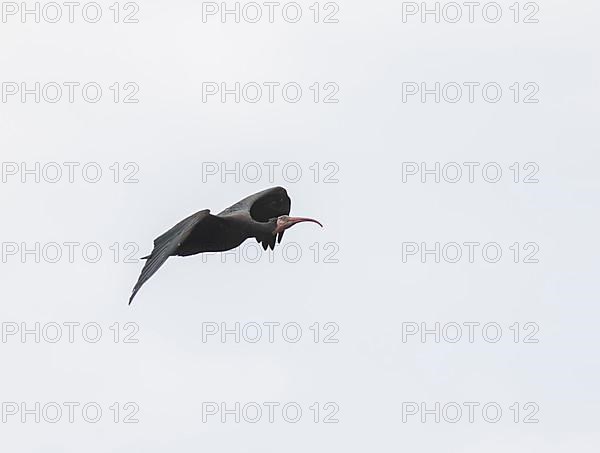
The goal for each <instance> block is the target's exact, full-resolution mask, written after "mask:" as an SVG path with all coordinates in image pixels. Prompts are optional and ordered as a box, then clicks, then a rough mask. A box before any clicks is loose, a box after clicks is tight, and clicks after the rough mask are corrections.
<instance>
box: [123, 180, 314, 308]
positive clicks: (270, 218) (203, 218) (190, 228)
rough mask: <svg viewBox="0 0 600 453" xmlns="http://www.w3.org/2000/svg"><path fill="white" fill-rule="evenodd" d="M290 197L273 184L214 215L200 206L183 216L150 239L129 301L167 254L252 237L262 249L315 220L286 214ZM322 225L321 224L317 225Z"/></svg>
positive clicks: (225, 246) (226, 246)
mask: <svg viewBox="0 0 600 453" xmlns="http://www.w3.org/2000/svg"><path fill="white" fill-rule="evenodd" d="M290 207H291V200H290V197H289V196H288V194H287V192H286V190H285V189H284V188H283V187H273V188H271V189H266V190H263V191H262V192H258V193H255V194H254V195H250V196H249V197H246V198H244V199H243V200H241V201H238V202H237V203H235V204H234V205H232V206H230V207H228V208H227V209H225V210H224V211H222V212H220V213H219V214H217V215H212V214H211V213H210V210H208V209H204V210H202V211H198V212H197V213H195V214H192V215H191V216H189V217H187V218H186V219H183V220H182V221H181V222H179V223H178V224H177V225H175V226H174V227H173V228H171V229H170V230H169V231H167V232H166V233H164V234H162V235H160V236H159V237H157V238H156V239H155V240H154V249H153V250H152V253H151V254H150V255H148V256H145V257H144V258H142V259H146V260H147V261H146V264H145V265H144V268H143V269H142V273H141V274H140V277H139V279H138V281H137V283H136V284H135V286H134V288H133V292H132V294H131V297H130V298H129V304H131V301H132V300H133V298H134V297H135V295H136V294H137V292H138V291H139V290H140V288H141V287H142V285H143V284H144V283H145V282H146V281H147V280H148V279H149V278H150V277H152V275H154V273H155V272H156V271H157V270H158V268H159V267H160V266H162V265H163V263H164V262H165V261H166V260H167V258H169V257H170V256H189V255H196V254H197V253H203V252H224V251H226V250H231V249H233V248H235V247H238V246H239V245H240V244H242V242H244V241H245V240H246V239H248V238H255V239H256V240H257V241H258V242H260V243H261V244H262V246H263V248H264V249H265V250H266V249H267V248H268V247H270V248H271V250H273V249H274V248H275V240H276V239H277V242H278V243H279V242H281V238H282V237H283V233H284V231H285V230H286V229H287V228H289V227H291V226H292V225H295V224H296V223H299V222H315V223H318V224H319V225H321V224H320V223H319V222H317V221H316V220H314V219H309V218H305V217H288V214H289V213H290ZM321 226H322V225H321Z"/></svg>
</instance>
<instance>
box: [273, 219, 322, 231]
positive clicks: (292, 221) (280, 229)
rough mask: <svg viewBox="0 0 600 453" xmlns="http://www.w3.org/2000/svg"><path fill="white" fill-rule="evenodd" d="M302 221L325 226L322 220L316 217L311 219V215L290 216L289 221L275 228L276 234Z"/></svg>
mask: <svg viewBox="0 0 600 453" xmlns="http://www.w3.org/2000/svg"><path fill="white" fill-rule="evenodd" d="M301 222H312V223H316V224H317V225H319V226H320V227H321V228H323V225H321V222H319V221H318V220H315V219H311V218H309V217H288V219H287V222H285V223H282V224H280V225H277V228H275V234H277V233H282V232H283V231H285V230H287V229H288V228H290V227H292V226H294V225H296V224H297V223H301Z"/></svg>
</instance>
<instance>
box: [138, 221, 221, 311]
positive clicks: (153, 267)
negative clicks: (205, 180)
mask: <svg viewBox="0 0 600 453" xmlns="http://www.w3.org/2000/svg"><path fill="white" fill-rule="evenodd" d="M208 217H211V215H210V210H208V209H204V210H203V211H199V212H197V213H195V214H192V215H191V216H189V217H187V218H185V219H183V220H182V221H181V222H179V223H178V224H177V225H175V226H174V227H173V228H171V229H170V230H169V231H167V232H166V233H164V234H162V235H160V236H159V237H157V238H156V239H155V240H154V249H153V250H152V253H151V254H150V255H149V256H148V257H146V259H147V261H146V263H145V264H144V268H143V269H142V273H141V274H140V277H139V278H138V281H137V283H136V284H135V286H134V287H133V291H132V293H131V297H130V298H129V305H131V302H132V301H133V298H134V297H135V295H136V294H137V292H138V291H139V290H140V288H141V287H142V285H143V284H144V283H146V281H148V279H149V278H150V277H152V276H153V275H154V273H155V272H156V271H157V270H158V269H159V268H160V267H161V266H162V265H163V264H164V263H165V261H167V259H168V258H169V257H170V256H172V255H173V254H174V253H175V252H176V251H177V248H178V247H179V246H180V245H181V243H182V242H183V241H184V240H185V238H187V237H188V236H189V234H190V233H191V232H192V230H193V229H194V228H195V227H196V226H198V224H199V223H201V222H202V221H203V220H205V219H206V218H208Z"/></svg>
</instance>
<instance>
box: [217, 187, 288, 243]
mask: <svg viewBox="0 0 600 453" xmlns="http://www.w3.org/2000/svg"><path fill="white" fill-rule="evenodd" d="M291 207H292V201H291V200H290V197H289V196H288V193H287V191H286V190H285V189H284V188H283V187H271V188H270V189H265V190H263V191H261V192H257V193H255V194H253V195H250V196H248V197H246V198H244V199H243V200H240V201H238V202H237V203H235V204H234V205H232V206H230V207H228V208H227V209H225V210H224V211H223V212H221V213H220V214H219V215H227V214H231V213H234V212H239V211H245V212H246V213H248V214H249V215H250V217H251V218H252V220H254V221H255V222H268V221H269V219H273V218H275V217H279V216H282V215H289V213H290V209H291ZM282 238H283V232H281V233H279V234H278V235H277V238H275V236H272V237H271V236H269V237H265V238H257V239H256V242H260V243H261V244H262V247H263V249H265V250H267V248H269V247H270V248H271V250H273V249H275V239H277V243H280V242H281V239H282Z"/></svg>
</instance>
